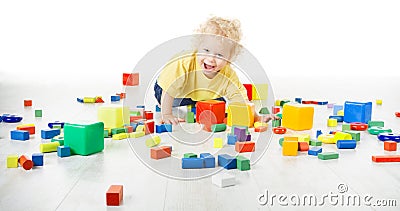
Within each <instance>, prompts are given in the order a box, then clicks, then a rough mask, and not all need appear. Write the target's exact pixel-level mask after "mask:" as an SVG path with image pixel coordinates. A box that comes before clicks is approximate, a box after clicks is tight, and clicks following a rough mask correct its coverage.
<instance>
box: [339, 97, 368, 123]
mask: <svg viewBox="0 0 400 211" xmlns="http://www.w3.org/2000/svg"><path fill="white" fill-rule="evenodd" d="M371 114H372V103H371V102H367V103H360V102H349V101H346V102H345V103H344V121H345V122H361V123H368V121H370V120H371Z"/></svg>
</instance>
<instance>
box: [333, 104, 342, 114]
mask: <svg viewBox="0 0 400 211" xmlns="http://www.w3.org/2000/svg"><path fill="white" fill-rule="evenodd" d="M343 108H344V106H343V105H333V115H338V111H340V110H343Z"/></svg>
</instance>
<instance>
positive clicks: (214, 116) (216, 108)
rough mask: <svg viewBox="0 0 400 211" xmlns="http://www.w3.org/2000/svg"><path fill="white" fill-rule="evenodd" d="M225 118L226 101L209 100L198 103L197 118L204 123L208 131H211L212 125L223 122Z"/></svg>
mask: <svg viewBox="0 0 400 211" xmlns="http://www.w3.org/2000/svg"><path fill="white" fill-rule="evenodd" d="M224 119H225V102H224V101H219V100H207V101H199V102H197V103H196V120H197V122H198V123H200V124H203V125H204V127H205V129H206V130H207V131H211V125H214V124H220V123H223V122H224Z"/></svg>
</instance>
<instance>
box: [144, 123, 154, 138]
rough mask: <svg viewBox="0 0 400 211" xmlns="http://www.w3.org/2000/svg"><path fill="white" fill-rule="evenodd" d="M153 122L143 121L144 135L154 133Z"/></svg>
mask: <svg viewBox="0 0 400 211" xmlns="http://www.w3.org/2000/svg"><path fill="white" fill-rule="evenodd" d="M154 127H155V124H154V120H147V121H144V128H145V134H146V135H147V134H150V133H154Z"/></svg>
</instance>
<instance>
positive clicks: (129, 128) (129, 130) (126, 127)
mask: <svg viewBox="0 0 400 211" xmlns="http://www.w3.org/2000/svg"><path fill="white" fill-rule="evenodd" d="M125 130H126V132H127V133H132V132H133V127H132V126H125Z"/></svg>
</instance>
